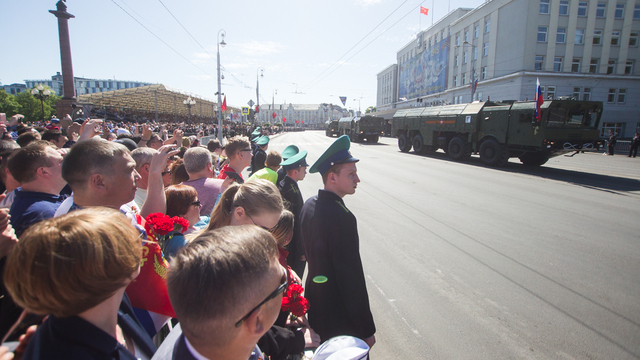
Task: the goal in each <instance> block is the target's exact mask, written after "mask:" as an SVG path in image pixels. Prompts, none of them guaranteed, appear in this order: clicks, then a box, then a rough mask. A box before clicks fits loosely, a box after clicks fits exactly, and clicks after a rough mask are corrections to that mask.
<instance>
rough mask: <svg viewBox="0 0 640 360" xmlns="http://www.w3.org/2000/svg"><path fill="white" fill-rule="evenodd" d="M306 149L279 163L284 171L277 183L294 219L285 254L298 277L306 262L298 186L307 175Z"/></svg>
mask: <svg viewBox="0 0 640 360" xmlns="http://www.w3.org/2000/svg"><path fill="white" fill-rule="evenodd" d="M306 158H307V151H306V150H304V151H301V152H299V153H298V154H296V155H294V156H292V157H290V158H289V159H287V160H286V161H283V162H281V163H280V166H281V168H282V169H284V170H285V171H286V174H287V175H286V176H285V177H284V179H282V180H281V181H279V182H278V183H277V186H278V190H280V194H281V195H282V199H283V200H286V201H285V207H286V208H287V210H289V211H291V212H292V213H293V216H294V217H295V220H294V222H293V238H292V239H291V242H290V243H289V246H287V251H289V255H288V256H287V264H288V265H289V266H291V269H293V271H295V273H296V274H298V276H300V278H302V276H303V275H304V267H305V265H306V264H307V263H306V261H305V260H304V249H303V247H302V241H301V240H300V211H301V210H302V205H303V204H304V200H303V198H302V193H301V192H300V188H299V187H298V181H302V180H304V177H305V176H306V175H307V167H308V166H309V164H307V161H306Z"/></svg>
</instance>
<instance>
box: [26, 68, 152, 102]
mask: <svg viewBox="0 0 640 360" xmlns="http://www.w3.org/2000/svg"><path fill="white" fill-rule="evenodd" d="M73 81H74V86H75V90H76V94H75V96H76V97H77V96H78V95H83V94H94V93H100V92H103V91H111V90H119V89H129V88H135V87H140V86H146V85H153V84H152V83H145V82H140V81H125V80H115V79H87V78H81V77H74V78H73ZM24 82H25V84H26V85H27V88H28V89H32V88H34V87H36V86H38V85H39V84H42V85H47V86H49V87H50V88H51V90H52V91H53V92H54V93H55V94H56V95H59V96H62V95H63V94H62V93H63V92H64V87H63V83H62V75H61V74H60V72H58V73H57V74H56V75H53V76H52V77H51V80H25V81H24Z"/></svg>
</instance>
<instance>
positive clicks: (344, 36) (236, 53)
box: [0, 0, 482, 111]
mask: <svg viewBox="0 0 640 360" xmlns="http://www.w3.org/2000/svg"><path fill="white" fill-rule="evenodd" d="M481 3H482V1H480V0H451V2H450V7H451V9H452V10H453V9H455V8H457V7H472V8H473V7H477V6H478V5H480V4H481ZM55 4H56V0H47V1H44V0H22V1H10V0H2V1H1V2H0V14H1V15H0V19H1V24H2V28H3V30H4V34H3V35H4V36H3V45H4V46H3V50H4V53H3V54H2V56H1V57H0V82H1V83H2V84H4V85H7V84H12V83H23V82H24V80H25V79H49V78H50V77H51V76H52V75H54V74H55V73H56V72H57V71H61V70H60V50H59V44H58V28H57V21H56V18H55V16H53V15H52V14H50V13H49V12H48V10H54V9H55ZM431 4H432V2H431V1H429V0H406V1H405V0H322V1H311V0H295V1H294V0H278V1H263V0H247V1H242V0H235V1H212V0H209V1H207V0H89V1H87V0H84V1H80V0H68V1H67V6H68V11H69V12H70V13H71V14H73V15H75V16H76V17H75V18H74V19H70V20H69V28H70V34H71V35H70V36H71V51H72V58H73V68H74V75H75V76H80V77H88V78H99V79H113V78H116V79H119V80H131V81H143V82H151V83H161V84H164V85H166V86H170V87H173V88H176V89H180V90H183V91H186V92H190V93H194V94H197V95H199V96H201V97H204V98H209V99H214V98H215V96H214V94H215V92H216V91H217V82H216V58H215V57H216V43H217V40H216V39H217V34H218V31H219V30H220V29H224V30H225V31H226V33H227V36H226V38H225V42H226V43H227V46H226V47H224V48H223V47H221V48H220V57H221V64H222V66H223V67H224V69H225V70H223V74H224V76H225V79H224V80H223V81H222V92H223V93H225V94H226V95H227V103H228V104H229V105H232V106H245V104H246V103H247V101H249V100H250V99H253V100H254V101H255V98H256V91H255V86H256V75H257V70H258V68H259V67H262V68H264V77H262V78H260V98H261V99H260V103H261V104H264V103H265V102H266V103H271V98H272V95H273V94H274V92H275V91H276V90H277V95H275V102H276V103H282V102H285V101H286V102H287V103H304V104H313V103H321V102H325V103H333V104H340V100H339V98H338V97H339V96H347V97H348V100H347V107H348V108H354V109H357V108H358V105H359V104H358V100H354V99H360V98H361V101H360V107H361V109H362V111H364V110H365V109H366V108H367V107H368V106H375V103H376V82H377V80H376V74H377V73H379V72H380V71H382V70H383V69H384V68H386V67H387V66H389V65H391V64H393V63H395V62H396V52H397V51H398V50H399V49H400V48H401V47H403V46H404V45H406V44H407V43H408V42H409V41H411V39H412V38H414V37H415V35H416V33H417V31H418V28H419V24H421V28H422V29H426V28H427V27H428V26H429V25H430V24H431V15H432V14H433V15H434V22H435V21H438V20H439V19H440V18H441V17H443V16H444V15H446V13H447V12H448V7H449V3H448V2H445V1H438V2H436V7H435V9H432V6H431ZM420 5H422V6H424V7H426V8H429V15H428V16H425V15H421V14H420V11H419V7H420ZM165 6H166V8H168V10H169V11H170V12H171V13H170V12H169V11H167V9H165ZM123 9H124V11H123ZM396 9H397V11H396ZM125 11H126V12H125ZM394 11H395V12H394ZM127 13H129V14H130V15H131V16H133V17H134V18H135V19H136V20H137V21H139V22H140V23H141V24H142V25H144V27H146V28H147V29H149V30H150V31H151V32H153V33H154V34H155V35H156V36H157V37H156V36H154V35H152V34H151V33H150V32H149V31H147V30H146V29H145V28H144V27H143V26H142V25H141V24H140V23H138V22H136V20H134V19H133V18H132V17H131V16H129V15H128V14H127ZM171 14H173V16H175V18H177V20H178V21H179V22H180V23H181V24H182V26H184V28H186V30H188V33H187V31H185V29H183V27H182V26H181V25H180V23H178V21H176V19H174V17H173V16H172V15H171ZM387 17H388V18H387ZM385 18H387V19H386V20H385ZM394 24H395V25H394ZM378 25H380V26H378ZM376 26H378V27H377V28H376ZM374 28H375V30H374ZM189 33H190V34H191V35H189ZM369 33H370V34H369ZM367 34H369V35H367ZM191 36H193V38H192V37H191ZM376 37H377V39H376ZM158 38H160V39H162V41H161V40H159V39H158ZM194 38H195V40H194ZM361 40H362V42H360V41H361ZM163 42H165V43H167V44H168V45H169V46H170V47H171V48H170V47H168V46H167V45H165V44H164V43H163ZM358 42H360V43H359V44H358ZM356 44H357V45H356ZM201 46H202V47H201ZM354 46H355V48H354ZM352 48H353V49H352ZM172 49H173V50H172ZM350 49H352V50H350ZM174 50H175V51H174ZM356 53H357V54H356ZM345 54H346V55H345ZM343 55H345V56H343ZM337 65H340V66H339V67H338V66H337Z"/></svg>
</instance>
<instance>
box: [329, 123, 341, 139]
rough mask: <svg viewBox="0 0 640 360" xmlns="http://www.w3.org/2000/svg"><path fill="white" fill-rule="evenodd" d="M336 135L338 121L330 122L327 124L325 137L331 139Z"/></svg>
mask: <svg viewBox="0 0 640 360" xmlns="http://www.w3.org/2000/svg"><path fill="white" fill-rule="evenodd" d="M338 134H339V132H338V120H331V121H330V122H328V123H327V136H329V137H332V136H334V135H338Z"/></svg>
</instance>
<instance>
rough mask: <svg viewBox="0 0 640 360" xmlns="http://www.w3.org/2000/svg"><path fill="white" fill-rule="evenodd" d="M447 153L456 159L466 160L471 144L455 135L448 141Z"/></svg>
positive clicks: (469, 154) (469, 155) (469, 153)
mask: <svg viewBox="0 0 640 360" xmlns="http://www.w3.org/2000/svg"><path fill="white" fill-rule="evenodd" d="M447 153H448V154H449V156H450V157H451V158H452V159H453V160H456V161H466V160H468V159H469V157H471V144H469V143H468V142H466V141H465V140H464V139H462V138H460V137H458V136H456V137H454V138H453V139H451V141H449V147H448V151H447Z"/></svg>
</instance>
